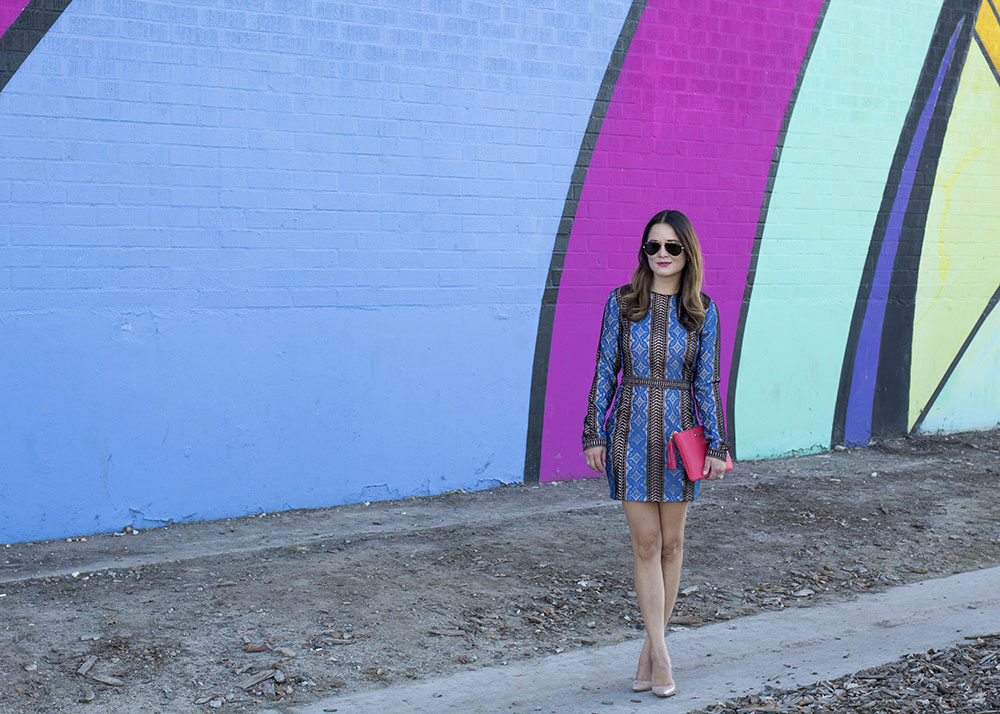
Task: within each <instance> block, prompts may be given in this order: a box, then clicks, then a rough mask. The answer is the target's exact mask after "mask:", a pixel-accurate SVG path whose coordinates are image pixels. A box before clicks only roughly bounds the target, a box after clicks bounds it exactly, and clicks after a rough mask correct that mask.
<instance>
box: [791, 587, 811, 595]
mask: <svg viewBox="0 0 1000 714" xmlns="http://www.w3.org/2000/svg"><path fill="white" fill-rule="evenodd" d="M815 594H816V591H815V590H811V589H810V588H802V589H801V590H796V591H795V592H793V593H792V595H794V596H795V597H809V596H810V595H815Z"/></svg>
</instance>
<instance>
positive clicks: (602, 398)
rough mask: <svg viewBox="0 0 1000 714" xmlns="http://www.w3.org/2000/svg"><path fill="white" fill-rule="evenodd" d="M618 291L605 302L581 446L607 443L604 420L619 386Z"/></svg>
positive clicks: (585, 447) (586, 447) (587, 447)
mask: <svg viewBox="0 0 1000 714" xmlns="http://www.w3.org/2000/svg"><path fill="white" fill-rule="evenodd" d="M618 311H619V307H618V295H617V291H615V292H612V293H611V296H610V297H609V298H608V303H607V305H605V306H604V319H603V320H602V321H601V341H600V343H599V344H598V345H597V366H596V368H595V369H594V383H593V384H592V385H591V387H590V398H589V400H588V403H587V416H586V417H585V418H584V420H583V448H584V450H587V449H589V448H591V447H594V446H606V445H607V443H608V435H607V431H606V430H605V426H604V422H605V421H606V419H607V415H608V408H609V407H610V406H611V400H612V399H613V398H614V396H615V389H616V388H617V387H618V370H619V369H620V367H621V355H620V354H619V351H618V330H619V327H618V317H619V314H618Z"/></svg>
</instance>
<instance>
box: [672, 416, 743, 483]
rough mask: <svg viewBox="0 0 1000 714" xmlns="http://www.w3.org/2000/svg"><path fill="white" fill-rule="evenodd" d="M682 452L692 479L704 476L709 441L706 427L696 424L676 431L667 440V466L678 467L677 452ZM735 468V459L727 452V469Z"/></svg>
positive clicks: (686, 471)
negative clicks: (706, 439)
mask: <svg viewBox="0 0 1000 714" xmlns="http://www.w3.org/2000/svg"><path fill="white" fill-rule="evenodd" d="M674 449H676V450H677V451H680V452H681V460H682V461H684V472H685V473H686V474H687V477H688V479H689V480H691V481H697V480H698V479H700V478H704V477H705V474H704V473H703V471H704V470H705V455H706V454H707V453H708V443H707V442H706V441H705V427H703V426H696V427H695V428H693V429H685V430H684V431H675V432H674V433H673V434H671V435H670V440H669V441H667V468H668V469H676V468H677V454H676V452H675V451H674ZM732 470H733V461H732V459H730V458H729V452H728V451H727V452H726V471H732Z"/></svg>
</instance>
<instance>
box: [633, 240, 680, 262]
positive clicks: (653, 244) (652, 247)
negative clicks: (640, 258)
mask: <svg viewBox="0 0 1000 714" xmlns="http://www.w3.org/2000/svg"><path fill="white" fill-rule="evenodd" d="M661 245H662V246H663V247H664V248H666V249H667V252H668V253H669V254H670V255H672V256H674V257H675V258H676V257H677V256H678V255H680V254H681V253H683V252H684V246H683V245H681V244H680V243H674V242H670V243H660V242H659V241H655V240H648V241H646V242H645V243H643V244H642V249H643V250H645V251H646V255H656V254H657V253H659V252H660V246H661Z"/></svg>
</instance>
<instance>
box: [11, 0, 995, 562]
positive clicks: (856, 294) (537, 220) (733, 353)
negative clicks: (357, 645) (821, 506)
mask: <svg viewBox="0 0 1000 714" xmlns="http://www.w3.org/2000/svg"><path fill="white" fill-rule="evenodd" d="M42 5H44V7H45V8H47V10H46V9H39V8H40V7H41V6H42ZM998 63H1000V19H998V16H997V13H996V8H995V6H994V4H993V3H992V2H991V0H944V1H942V0H919V1H918V2H913V3H909V4H908V5H906V7H905V8H904V7H902V6H900V5H899V3H895V2H890V1H889V0H864V1H862V0H809V1H808V2H801V3H796V4H795V5H794V7H789V4H788V3H785V2H781V0H739V1H737V0H718V1H717V2H712V3H708V4H706V3H704V2H700V1H697V2H696V1H695V0H615V1H612V0H511V1H509V2H499V0H496V1H486V0H484V1H481V2H474V1H471V0H437V1H436V0H419V1H418V2H412V1H410V2H403V1H402V0H372V1H364V2H323V1H321V0H309V1H306V0H281V1H280V2H279V1H278V0H247V1H246V2H228V1H224V0H199V1H193V0H178V1H176V2H166V1H163V2H157V1H154V0H129V1H125V0H120V1H119V0H72V1H70V0H49V1H48V2H46V3H35V4H33V5H31V4H27V3H26V2H24V0H0V335H2V342H0V347H2V353H0V354H2V357H0V377H2V384H3V385H4V386H3V390H2V393H0V396H2V398H0V439H2V442H0V443H3V445H4V448H3V450H0V503H2V505H0V542H4V541H15V540H27V539H35V538H48V537H56V536H65V535H72V534H79V533H90V532H96V531H105V530H111V529H118V528H120V527H122V526H123V525H125V524H132V525H133V526H135V527H137V528H144V527H149V526H153V525H157V524H162V523H167V522H172V521H183V520H194V519H208V518H216V517H222V516H234V515H241V514H246V513H253V512H259V511H271V510H276V509H286V508H298V507H314V506H324V505H330V504H338V503H345V502H353V501H361V500H373V499H381V498H395V497H405V496H410V495H421V494H432V493H439V492H442V491H446V490H449V489H455V488H465V489H471V488H483V487H488V486H491V485H495V484H499V483H510V482H518V481H522V480H526V481H529V482H531V481H534V480H539V479H540V480H543V481H544V480H554V479H564V478H579V477H584V476H587V475H588V472H587V470H586V467H585V465H584V462H583V460H582V457H581V455H580V431H581V426H582V419H583V415H584V413H585V411H586V394H587V391H588V389H589V386H590V380H591V377H592V374H593V359H594V349H595V347H596V343H597V332H598V327H599V324H598V323H599V320H600V313H601V307H602V306H603V304H604V300H605V298H606V296H607V291H608V290H609V289H610V288H612V287H614V286H616V285H621V284H622V283H624V282H626V281H627V280H628V279H629V276H630V274H631V271H632V268H633V265H634V260H635V258H634V255H635V252H636V247H637V241H638V239H639V233H640V231H641V228H642V226H643V225H644V224H645V222H646V220H647V219H648V217H649V216H650V215H651V214H652V213H654V212H655V211H658V210H660V209H662V208H666V207H673V208H680V209H682V210H684V211H685V212H686V213H688V214H689V215H690V216H691V217H692V219H693V220H694V224H695V227H696V229H697V230H698V233H699V236H700V238H701V242H702V247H703V250H704V253H705V257H706V265H707V271H706V281H705V290H706V292H708V293H709V294H710V295H711V296H712V297H713V299H714V300H715V301H716V302H717V304H718V305H719V309H720V314H721V318H722V320H721V322H722V336H723V340H722V344H723V354H722V363H723V377H724V380H723V386H724V393H725V398H726V410H727V416H728V422H729V429H730V434H731V436H732V437H733V443H734V448H735V452H736V455H737V456H738V457H740V458H757V457H766V456H773V455H777V454H784V453H790V452H797V451H810V450H817V449H823V448H829V446H831V445H833V444H841V443H846V444H849V445H853V444H857V443H865V442H866V441H867V440H868V439H871V438H874V439H878V438H884V437H885V436H892V435H901V434H906V433H913V432H918V431H921V430H955V429H963V428H983V427H988V426H992V425H995V424H997V423H998V422H1000V391H998V387H996V386H995V385H998V384H1000V375H998V374H997V369H998V367H997V365H998V364H1000V354H998V352H1000V340H998V339H997V336H998V335H1000V322H998V321H1000V312H997V311H996V310H994V309H993V308H994V306H995V305H996V303H997V301H998V297H1000V291H998V284H1000V259H998V258H997V255H998V254H997V252H996V251H995V250H993V246H995V242H996V240H995V239H996V235H998V234H1000V194H998V193H997V192H998V191H1000V188H998V187H1000V175H998V169H997V167H998V166H1000V155H998V154H1000V123H998V122H997V120H996V117H1000V74H998V73H997V66H998ZM984 385H985V386H984Z"/></svg>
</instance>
